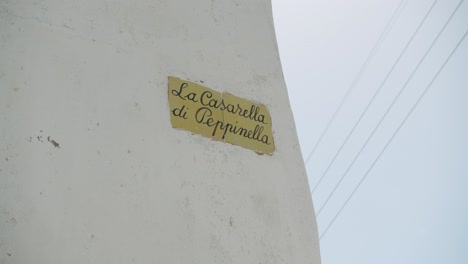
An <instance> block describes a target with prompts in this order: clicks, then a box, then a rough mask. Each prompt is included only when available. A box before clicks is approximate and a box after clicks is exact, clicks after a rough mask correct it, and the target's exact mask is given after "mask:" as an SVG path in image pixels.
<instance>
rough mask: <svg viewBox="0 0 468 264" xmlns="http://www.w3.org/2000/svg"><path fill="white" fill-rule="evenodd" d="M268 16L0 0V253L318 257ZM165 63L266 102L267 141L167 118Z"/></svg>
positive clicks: (25, 257) (241, 6) (196, 259)
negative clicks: (224, 137)
mask: <svg viewBox="0 0 468 264" xmlns="http://www.w3.org/2000/svg"><path fill="white" fill-rule="evenodd" d="M272 21H273V20H272V14H271V6H270V1H267V0H237V1H221V0H211V1H210V0H203V1H174V0H160V1H157V0H133V1H129V0H127V1H123V0H102V1H96V0H86V1H85V0H83V1H74V0H68V1H64V0H37V1H29V0H0V125H1V129H0V263H2V264H3V263H5V264H7V263H15V264H23V263H35V264H50V263H113V264H118V263H161V264H168V263H174V264H176V263H200V264H207V263H213V264H219V263H243V264H247V263H252V264H258V263H262V264H266V263H290V264H294V263H313V264H318V263H320V256H319V245H318V236H317V228H316V222H315V217H314V211H313V206H312V201H311V196H310V193H309V189H308V184H307V178H306V173H305V169H304V164H303V161H302V157H301V154H300V150H299V144H298V140H297V135H296V130H295V127H294V121H293V116H292V113H291V109H290V105H289V101H288V96H287V91H286V87H285V82H284V79H283V76H282V71H281V65H280V61H279V56H278V50H277V46H276V39H275V34H274V29H273V22H272ZM169 75H173V76H177V77H180V78H183V79H186V80H190V81H193V82H196V83H200V84H203V85H205V86H207V87H209V88H212V89H215V90H217V91H220V92H229V93H232V94H235V95H237V96H239V97H242V98H246V99H248V100H253V101H256V102H260V103H262V104H265V105H266V106H267V107H268V109H269V111H270V113H271V117H272V120H273V131H274V140H275V144H276V151H275V152H274V154H273V155H272V156H269V155H258V154H256V153H255V152H253V151H251V150H248V149H245V148H242V147H239V146H234V145H231V144H226V143H222V142H219V141H213V140H211V139H209V138H205V137H202V136H199V135H192V134H191V133H190V132H187V131H183V130H178V129H173V128H172V127H171V123H170V119H169V106H168V98H167V77H168V76H169ZM57 144H58V145H57Z"/></svg>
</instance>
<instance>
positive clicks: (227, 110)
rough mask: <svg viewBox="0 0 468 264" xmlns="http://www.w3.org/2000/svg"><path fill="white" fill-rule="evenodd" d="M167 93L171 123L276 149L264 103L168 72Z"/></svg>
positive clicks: (255, 146) (267, 149) (261, 148)
mask: <svg viewBox="0 0 468 264" xmlns="http://www.w3.org/2000/svg"><path fill="white" fill-rule="evenodd" d="M168 96H169V107H170V115H171V122H172V127H174V128H182V129H185V130H188V131H191V132H193V133H197V134H201V135H203V136H206V137H210V138H213V139H215V140H219V141H223V142H227V143H231V144H234V145H238V146H242V147H244V148H248V149H251V150H254V151H256V152H260V153H266V154H272V153H273V151H274V150H275V143H274V141H273V133H272V129H271V117H270V113H269V112H268V110H267V108H266V107H265V106H264V105H262V104H259V103H254V102H250V101H247V100H245V99H242V98H239V97H237V96H234V95H232V94H228V93H220V92H217V91H214V90H212V89H209V88H207V87H204V86H201V85H199V84H196V83H192V82H189V81H184V80H181V79H179V78H176V77H171V76H170V77H169V90H168Z"/></svg>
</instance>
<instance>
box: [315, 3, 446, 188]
mask: <svg viewBox="0 0 468 264" xmlns="http://www.w3.org/2000/svg"><path fill="white" fill-rule="evenodd" d="M437 1H438V0H435V1H434V2H433V3H432V5H431V7H430V8H429V10H428V11H427V12H426V15H425V16H424V18H423V20H422V21H421V22H420V23H419V25H418V27H417V28H416V30H415V31H414V33H413V35H412V36H411V38H410V39H409V40H408V42H406V45H405V47H404V48H403V50H402V51H401V53H400V55H398V58H397V59H396V61H395V62H394V63H393V65H392V68H391V69H390V71H389V72H388V73H387V75H386V76H385V78H384V80H383V81H382V83H381V84H380V86H379V88H377V90H376V91H375V92H374V94H373V95H372V98H371V99H370V101H369V103H368V104H367V106H366V108H365V109H364V111H363V112H362V113H361V116H359V118H358V120H357V121H356V123H355V124H354V126H353V128H352V129H351V131H350V132H349V133H348V135H347V136H346V138H345V140H344V142H343V143H342V144H341V146H340V148H339V149H338V151H337V152H336V154H335V156H333V158H332V160H331V161H330V163H329V164H328V166H327V168H326V169H325V171H324V172H323V173H322V176H320V178H319V180H318V181H317V184H316V185H315V187H314V188H313V189H312V193H314V192H315V190H316V189H317V187H318V186H319V185H320V183H321V182H322V180H323V178H324V177H325V175H326V174H327V173H328V171H329V170H330V168H331V167H332V165H333V164H334V163H335V161H336V158H337V157H338V156H339V155H340V153H341V151H342V150H343V148H344V146H345V145H346V143H348V140H349V139H350V138H351V136H352V135H353V133H354V131H355V130H356V128H357V127H358V125H359V124H360V123H361V121H362V119H363V118H364V116H365V115H366V113H367V110H369V107H370V106H371V105H372V103H373V102H374V100H375V98H376V97H377V95H378V94H379V93H380V91H381V90H382V88H383V86H384V85H385V83H387V80H388V79H389V77H390V75H391V74H392V73H393V71H394V70H395V68H396V66H397V65H398V63H399V62H400V60H401V58H402V57H403V55H404V54H405V53H406V51H407V50H408V47H409V46H410V44H411V42H413V39H414V38H415V37H416V35H417V34H418V32H419V30H420V29H421V27H422V26H423V24H424V22H425V21H426V19H427V18H428V17H429V14H430V13H431V11H432V10H433V9H434V6H435V4H436V3H437Z"/></svg>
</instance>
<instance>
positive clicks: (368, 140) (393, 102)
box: [317, 0, 464, 216]
mask: <svg viewBox="0 0 468 264" xmlns="http://www.w3.org/2000/svg"><path fill="white" fill-rule="evenodd" d="M463 1H464V0H461V1H460V2H459V3H458V5H457V7H456V8H455V10H454V11H453V12H452V14H451V15H450V17H449V19H448V20H447V21H446V22H445V24H444V26H443V27H442V28H441V30H440V31H439V33H438V34H437V36H436V38H435V39H434V40H433V41H432V43H431V46H430V47H429V49H427V51H426V52H425V53H424V55H423V56H422V58H421V59H420V60H419V62H418V64H417V65H416V67H415V68H414V70H413V71H412V72H411V74H410V76H409V77H408V79H407V80H406V82H405V84H404V85H403V86H402V87H401V88H400V91H399V92H398V94H397V96H396V97H395V98H394V99H393V101H392V103H391V104H390V105H389V107H388V108H387V110H386V111H385V113H384V115H383V116H382V117H381V118H380V120H379V122H378V124H377V126H376V127H375V128H374V130H372V132H371V134H370V135H369V136H368V137H367V139H366V141H365V143H364V145H363V146H362V147H361V149H360V150H359V151H358V153H357V154H356V155H355V156H354V159H353V161H352V162H351V164H350V165H349V166H348V168H347V169H346V171H345V172H344V173H343V175H342V176H341V178H340V180H339V181H338V183H337V184H336V185H335V187H334V188H333V190H332V192H331V193H330V194H329V195H328V197H327V199H326V200H325V202H324V203H323V204H322V207H320V209H319V210H318V211H317V216H318V215H319V214H320V212H321V211H322V210H323V208H325V206H326V205H327V204H328V202H329V201H330V198H331V197H332V196H333V194H334V193H335V191H336V190H337V189H338V187H339V186H340V184H341V182H342V181H343V179H344V178H345V176H346V175H347V174H348V172H349V171H350V170H351V168H352V167H353V165H354V163H355V162H356V160H357V159H358V158H359V156H360V155H361V153H362V151H363V150H364V149H365V148H366V146H367V144H368V143H369V142H370V140H371V139H372V137H373V136H374V134H375V132H376V131H377V129H378V128H379V127H380V125H381V124H382V122H383V120H384V119H385V117H387V115H388V113H389V112H390V110H391V109H392V108H393V106H394V105H395V103H396V101H398V99H399V98H400V96H401V94H402V93H403V91H404V90H405V88H406V86H407V85H408V83H409V82H410V81H411V79H412V78H413V76H414V75H415V73H416V72H417V71H418V69H419V67H420V66H421V64H422V63H423V62H424V60H425V59H426V57H427V55H428V54H429V53H430V51H431V50H432V48H433V47H434V45H435V43H436V42H437V40H438V39H439V37H440V36H441V35H442V32H444V30H445V28H446V27H447V25H448V24H449V23H450V21H451V20H452V18H453V17H454V16H455V13H456V12H457V11H458V9H459V8H460V6H461V4H462V3H463Z"/></svg>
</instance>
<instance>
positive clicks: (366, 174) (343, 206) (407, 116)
mask: <svg viewBox="0 0 468 264" xmlns="http://www.w3.org/2000/svg"><path fill="white" fill-rule="evenodd" d="M462 2H463V1H462ZM467 35H468V30H466V31H465V34H464V35H463V37H462V38H461V39H460V41H458V43H457V45H456V46H455V48H454V49H453V50H452V52H451V53H450V54H449V56H448V57H447V59H446V60H445V61H444V63H443V64H442V66H441V67H440V68H439V70H438V71H437V73H436V74H435V75H434V77H433V78H432V80H431V82H430V83H429V84H428V85H427V86H426V88H425V89H424V91H423V92H422V93H421V95H420V96H419V98H418V99H417V100H416V102H415V103H414V105H413V107H412V108H411V109H410V111H409V112H408V114H406V116H405V118H404V119H403V121H402V122H401V123H400V125H399V126H398V128H397V129H396V130H395V132H393V134H392V136H391V137H390V139H389V140H388V141H387V143H386V144H385V146H384V147H383V148H382V150H381V151H380V153H379V154H378V155H377V157H376V158H375V159H374V161H373V162H372V164H371V166H370V167H369V169H368V170H367V171H366V173H364V176H363V177H362V178H361V180H360V181H359V183H358V184H357V185H356V187H355V188H354V189H353V191H352V192H351V194H350V195H349V196H348V197H347V198H346V200H345V202H344V203H343V205H342V206H341V208H340V209H339V210H338V212H337V213H336V214H335V216H334V217H333V219H332V220H331V221H330V223H329V224H328V226H327V227H326V228H325V230H324V231H323V233H322V234H321V235H320V237H319V239H320V240H321V239H322V238H323V237H324V236H325V234H326V233H327V232H328V230H329V229H330V227H331V226H332V225H333V223H334V222H335V220H336V219H337V218H338V216H339V215H340V214H341V212H342V211H343V209H344V208H345V207H346V206H347V205H348V203H349V201H350V200H351V198H352V197H353V196H354V194H355V193H356V191H357V190H358V189H359V187H360V186H361V184H362V183H363V182H364V180H365V179H366V177H367V176H368V175H369V173H370V171H371V170H372V169H373V168H374V166H375V164H376V163H377V162H378V161H379V159H380V157H381V156H382V154H383V153H384V152H385V150H386V149H387V147H388V146H389V145H390V143H391V142H392V141H393V139H394V138H395V136H396V135H397V134H398V132H399V131H400V129H401V128H402V127H403V125H404V124H405V123H406V121H407V120H408V118H409V117H410V115H411V114H412V113H413V111H414V110H415V109H416V107H417V106H418V104H419V103H420V102H421V100H422V99H423V97H424V96H425V95H426V93H427V91H428V90H429V88H430V87H431V86H432V85H433V84H434V81H435V80H436V79H437V77H438V76H439V74H440V73H441V72H442V70H443V69H444V67H445V65H447V63H448V61H449V60H450V59H451V58H452V56H453V54H454V53H455V51H456V50H457V49H458V47H459V46H460V45H461V43H462V42H463V41H464V39H465V38H466V36H467Z"/></svg>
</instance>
